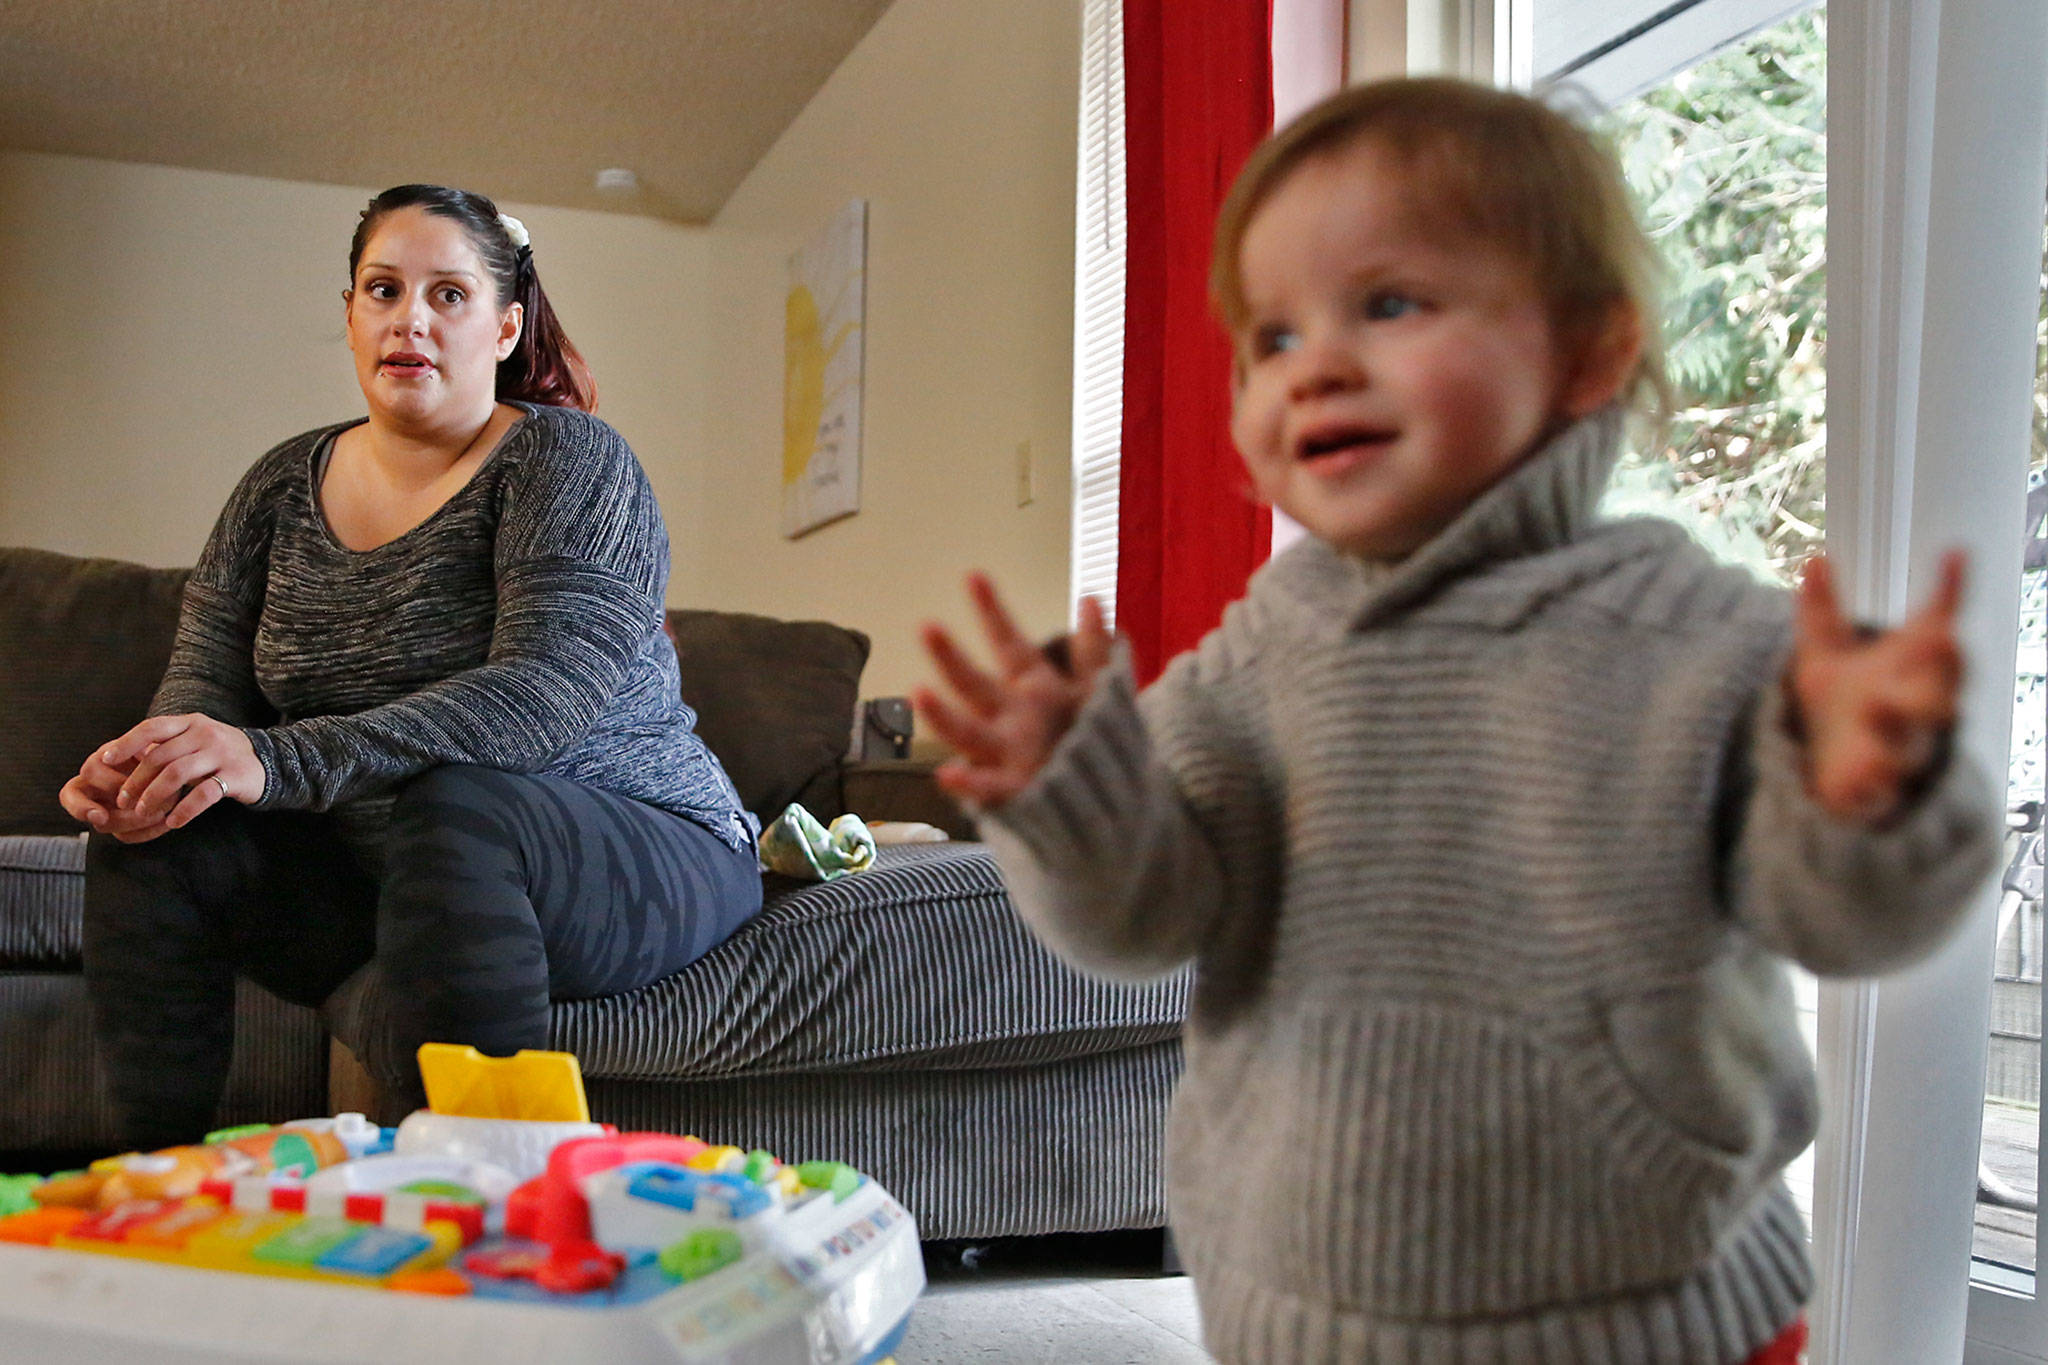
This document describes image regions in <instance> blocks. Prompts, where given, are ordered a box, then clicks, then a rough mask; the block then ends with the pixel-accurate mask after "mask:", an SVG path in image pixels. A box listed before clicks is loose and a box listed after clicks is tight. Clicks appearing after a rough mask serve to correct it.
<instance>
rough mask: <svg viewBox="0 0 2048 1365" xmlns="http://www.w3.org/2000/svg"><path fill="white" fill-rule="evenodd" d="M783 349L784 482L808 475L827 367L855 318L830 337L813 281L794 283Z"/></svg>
mask: <svg viewBox="0 0 2048 1365" xmlns="http://www.w3.org/2000/svg"><path fill="white" fill-rule="evenodd" d="M783 314H784V315H783V350H782V482H783V486H784V487H788V486H790V485H792V484H795V483H796V482H797V481H798V480H799V479H801V478H803V476H804V470H805V468H806V467H807V466H809V464H810V462H811V456H812V455H813V454H815V453H816V452H817V448H818V422H819V419H821V418H822V417H824V415H825V368H826V366H828V365H830V364H831V363H832V357H834V356H836V355H838V354H839V348H840V347H841V346H843V345H845V344H846V338H847V337H848V336H850V335H851V334H852V333H853V330H854V326H855V324H853V323H850V322H848V323H843V324H841V326H840V328H839V331H838V332H837V333H836V334H834V336H833V337H832V340H831V341H830V342H827V341H826V340H825V334H824V327H823V325H822V324H821V322H820V320H819V317H818V301H817V299H816V298H814V297H812V295H811V291H810V287H809V286H808V285H802V284H799V285H794V286H792V287H791V289H790V291H789V298H788V300H787V301H786V302H785V304H784V309H783Z"/></svg>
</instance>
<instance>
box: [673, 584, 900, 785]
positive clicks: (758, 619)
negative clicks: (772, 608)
mask: <svg viewBox="0 0 2048 1365" xmlns="http://www.w3.org/2000/svg"><path fill="white" fill-rule="evenodd" d="M668 622H669V629H670V631H671V632H672V633H673V634H674V636H675V640H676V660H677V663H678V665H679V667H680V668H681V670H682V676H683V700H684V701H686V702H688V703H689V704H690V705H691V706H692V707H694V708H696V711H697V733H698V734H700V735H702V736H703V737H704V742H705V743H706V744H707V745H709V746H710V747H711V752H712V753H714V754H717V755H718V759H719V761H720V762H721V763H723V764H724V765H725V770H726V772H727V773H729V774H730V775H731V776H732V782H733V786H734V787H735V788H737V789H738V791H739V794H740V803H741V804H742V805H744V806H745V807H746V808H747V809H748V810H750V811H752V812H754V813H755V814H756V815H758V816H760V817H761V822H762V823H763V824H766V823H767V822H768V821H770V820H773V819H774V818H775V817H776V816H778V815H780V814H781V813H782V810H783V807H785V806H787V805H788V804H789V803H790V802H792V801H802V802H803V803H804V805H805V806H807V807H811V808H812V811H813V813H814V814H817V815H819V816H821V817H823V818H826V819H830V818H831V817H832V816H833V815H835V814H837V813H838V810H837V807H838V802H839V793H838V773H839V764H840V761H841V760H842V759H844V758H845V757H846V750H847V746H848V744H849V743H850V742H851V741H852V738H853V716H854V710H855V708H856V706H857V704H858V702H859V700H860V672H861V669H862V668H863V667H865V666H866V664H867V661H868V637H867V636H865V635H862V634H861V633H860V632H859V631H857V630H847V629H846V628H844V627H843V626H835V625H831V624H829V623H827V622H824V621H778V620H776V619H774V618H773V617H769V616H751V615H748V614H746V613H744V612H730V611H671V612H670V613H669V614H668Z"/></svg>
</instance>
